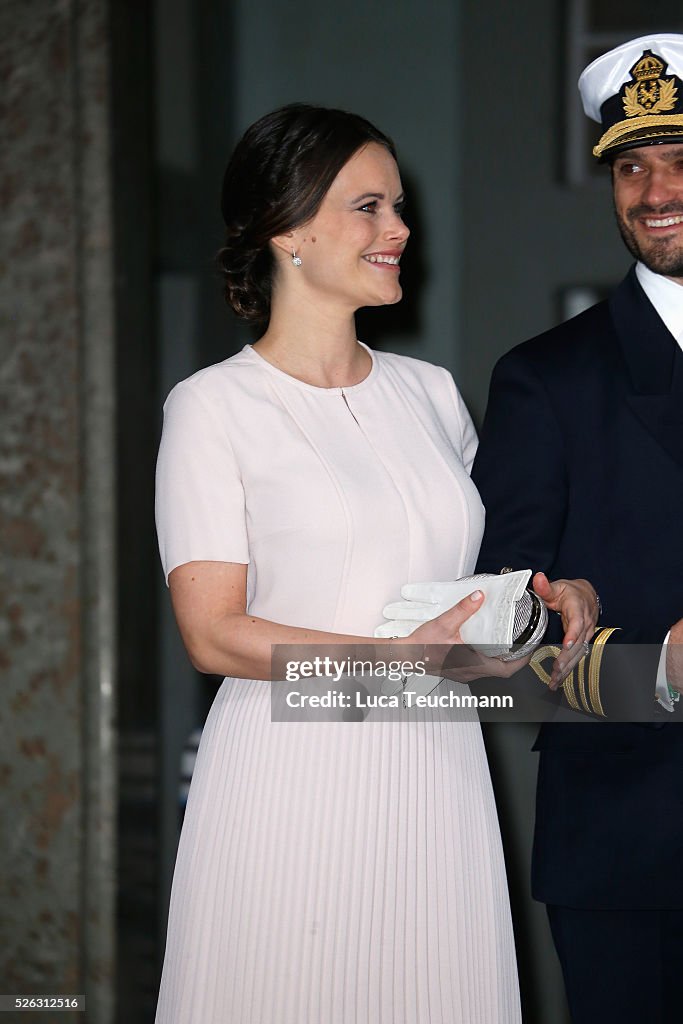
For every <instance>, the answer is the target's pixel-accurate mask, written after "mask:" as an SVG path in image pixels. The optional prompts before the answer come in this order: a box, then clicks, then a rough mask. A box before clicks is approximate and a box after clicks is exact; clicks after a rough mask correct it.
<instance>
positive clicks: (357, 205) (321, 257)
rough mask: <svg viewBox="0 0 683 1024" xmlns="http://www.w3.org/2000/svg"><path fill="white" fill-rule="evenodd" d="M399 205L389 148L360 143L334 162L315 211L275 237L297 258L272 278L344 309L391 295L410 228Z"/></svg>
mask: <svg viewBox="0 0 683 1024" xmlns="http://www.w3.org/2000/svg"><path fill="white" fill-rule="evenodd" d="M402 208H403V188H402V186H401V179H400V176H399V172H398V166H397V164H396V161H395V160H394V158H393V156H392V155H391V153H390V152H389V151H388V149H386V148H385V147H384V146H381V145H379V144H378V143H375V142H371V143H369V144H368V145H366V146H363V148H362V149H359V150H358V151H357V152H356V153H354V155H353V156H352V157H351V159H350V160H349V161H348V162H347V163H346V164H345V165H344V167H342V169H341V171H340V172H339V174H338V175H337V177H336V178H335V179H334V181H333V182H332V185H331V186H330V188H329V191H328V192H327V194H326V195H325V198H324V199H323V201H322V203H321V206H320V209H319V210H318V212H317V213H316V215H315V217H313V219H312V220H310V221H309V222H308V223H307V224H305V225H303V226H302V227H300V228H297V229H296V230H295V231H294V232H292V237H291V238H287V239H286V240H285V239H281V243H282V241H286V243H288V244H289V248H290V249H294V250H296V253H297V255H298V256H300V257H301V261H302V262H301V266H299V267H296V268H294V267H292V268H289V267H288V268H282V269H283V270H284V269H286V270H288V271H289V273H287V274H283V275H282V277H281V280H280V282H279V284H283V283H286V285H292V286H294V287H295V288H296V290H297V293H299V295H301V293H302V291H303V292H304V293H308V296H307V297H308V299H309V301H314V302H316V304H317V303H324V304H325V305H327V304H331V305H332V306H339V307H340V308H342V309H343V310H344V311H345V312H346V311H349V310H350V311H351V312H354V311H355V310H356V309H359V308H361V307H362V306H382V305H385V304H388V303H394V302H398V301H399V300H400V298H401V294H402V293H401V285H400V284H399V273H400V270H399V260H400V258H401V254H402V253H403V250H404V248H405V245H406V242H407V240H408V235H409V234H410V232H409V230H408V228H407V227H406V225H405V224H404V223H403V220H402V217H401V210H402ZM279 247H280V248H284V246H283V245H282V244H280V246H279ZM290 259H291V255H290ZM282 278H284V279H285V280H284V281H283V280H282ZM301 297H303V295H301Z"/></svg>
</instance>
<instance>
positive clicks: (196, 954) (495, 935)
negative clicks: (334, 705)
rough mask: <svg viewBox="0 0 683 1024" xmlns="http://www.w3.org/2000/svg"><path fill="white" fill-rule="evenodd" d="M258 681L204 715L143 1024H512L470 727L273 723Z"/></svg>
mask: <svg viewBox="0 0 683 1024" xmlns="http://www.w3.org/2000/svg"><path fill="white" fill-rule="evenodd" d="M270 687H271V684H270V683H267V682H261V681H255V680H253V681H252V680H243V679H240V680H233V679H226V680H225V681H224V683H223V685H222V687H221V689H220V691H219V693H218V695H217V697H216V700H215V702H214V704H213V707H212V709H211V712H210V714H209V718H208V720H207V724H206V727H205V729H204V733H203V736H202V742H201V745H200V750H199V755H198V758H197V764H196V768H195V772H194V777H193V780H192V786H191V790H190V796H189V800H188V804H187V811H186V816H185V823H184V827H183V831H182V835H181V839H180V845H179V849H178V857H177V862H176V868H175V873H174V879H173V888H172V894H171V904H170V912H169V924H168V938H167V945H166V953H165V958H164V967H163V975H162V981H161V991H160V995H159V1003H158V1008H157V1016H156V1021H157V1024H457V1022H462V1024H519V1022H520V1021H521V1013H520V1006H519V994H518V985H517V971H516V963H515V953H514V943H513V935H512V926H511V920H510V911H509V904H508V894H507V883H506V878H505V867H504V862H503V856H502V848H501V843H500V834H499V829H498V822H497V816H496V809H495V805H494V799H493V793H492V789H491V783H490V778H489V772H488V766H487V762H486V756H485V752H484V747H483V742H482V738H481V731H480V727H479V725H478V723H477V722H474V721H470V722H457V723H456V722H448V721H439V720H436V719H435V720H427V721H420V722H406V721H403V722H387V721H385V722H381V721H364V722H354V723H348V722H326V723H312V722H287V723H278V722H272V721H271V715H270Z"/></svg>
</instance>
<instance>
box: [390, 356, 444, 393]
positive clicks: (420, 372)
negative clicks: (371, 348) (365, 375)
mask: <svg viewBox="0 0 683 1024" xmlns="http://www.w3.org/2000/svg"><path fill="white" fill-rule="evenodd" d="M374 356H375V358H376V359H377V360H378V361H379V363H380V366H382V367H384V368H386V369H387V370H388V371H389V372H390V373H393V374H394V375H395V376H397V377H399V378H401V379H403V380H405V381H406V382H413V383H417V384H422V385H424V386H427V387H430V386H439V387H444V386H446V387H451V386H453V383H454V382H453V377H452V376H451V374H450V372H449V371H448V370H447V369H446V368H445V367H444V366H437V365H436V363H428V362H426V360H424V359H416V358H414V357H413V356H401V355H398V354H397V353H396V352H379V351H375V352H374Z"/></svg>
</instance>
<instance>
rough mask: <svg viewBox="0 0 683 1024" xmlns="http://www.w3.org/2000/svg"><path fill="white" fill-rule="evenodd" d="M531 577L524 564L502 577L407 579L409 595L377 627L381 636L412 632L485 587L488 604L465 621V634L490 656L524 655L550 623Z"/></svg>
mask: <svg viewBox="0 0 683 1024" xmlns="http://www.w3.org/2000/svg"><path fill="white" fill-rule="evenodd" d="M530 578H531V569H520V570H519V571H517V572H504V573H501V575H500V576H494V575H492V574H489V573H480V574H479V575H476V576H463V577H462V578H461V579H459V580H454V581H453V582H448V583H406V584H405V585H404V586H403V587H401V597H402V598H403V600H402V601H395V602H393V603H392V604H388V605H387V606H386V607H385V608H384V611H383V615H384V617H385V619H386V620H387V621H385V622H383V623H382V624H381V625H380V626H378V627H377V629H376V630H375V636H377V637H392V636H397V637H398V636H401V637H403V636H410V634H411V633H412V632H413V631H414V630H416V629H417V627H418V626H420V625H421V624H422V623H423V622H428V621H429V620H430V619H435V618H436V617H437V615H441V613H442V612H445V611H447V610H448V609H449V608H452V607H453V605H455V604H457V603H458V601H462V599H463V598H464V597H467V595H468V594H471V593H472V591H474V590H481V591H482V592H483V593H484V595H485V600H484V603H483V604H482V606H481V607H480V608H479V609H478V610H477V611H476V612H475V613H474V615H472V616H471V617H470V618H469V619H468V620H467V621H466V622H464V623H463V625H462V627H461V629H460V635H461V637H462V639H463V640H464V642H465V643H466V644H467V645H468V646H469V647H476V649H477V650H478V651H480V652H481V653H482V654H484V655H486V656H487V657H490V658H502V659H503V660H504V661H513V660H516V659H517V658H523V657H525V656H526V655H527V654H529V653H531V651H533V650H534V649H535V648H536V647H537V646H538V645H539V643H540V642H541V640H542V638H543V634H544V633H545V631H546V627H547V624H548V610H547V608H546V606H545V604H544V603H543V601H542V600H541V598H540V597H538V595H537V594H535V593H533V591H530V590H527V584H528V582H529V580H530Z"/></svg>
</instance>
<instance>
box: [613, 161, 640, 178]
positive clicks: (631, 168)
mask: <svg viewBox="0 0 683 1024" xmlns="http://www.w3.org/2000/svg"><path fill="white" fill-rule="evenodd" d="M617 170H618V172H619V174H623V175H624V176H625V177H628V176H629V175H632V174H636V172H637V171H639V170H640V165H639V164H619V166H618V167H617Z"/></svg>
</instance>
